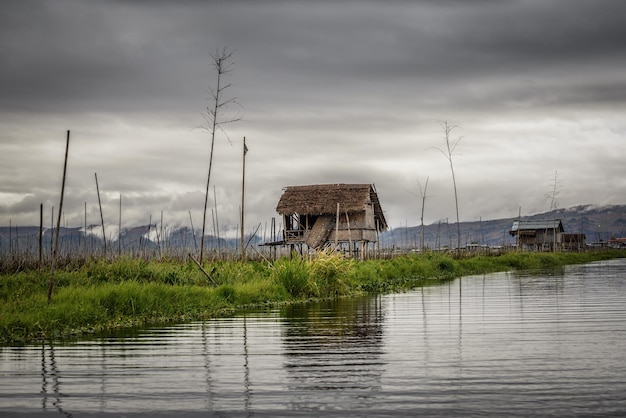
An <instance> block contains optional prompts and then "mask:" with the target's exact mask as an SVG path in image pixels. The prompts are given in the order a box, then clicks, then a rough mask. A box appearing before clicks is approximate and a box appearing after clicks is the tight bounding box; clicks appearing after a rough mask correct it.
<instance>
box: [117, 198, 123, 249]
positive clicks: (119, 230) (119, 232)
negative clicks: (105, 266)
mask: <svg viewBox="0 0 626 418" xmlns="http://www.w3.org/2000/svg"><path fill="white" fill-rule="evenodd" d="M121 256H122V194H121V193H120V217H119V221H118V224H117V258H120V257H121Z"/></svg>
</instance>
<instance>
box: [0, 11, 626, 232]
mask: <svg viewBox="0 0 626 418" xmlns="http://www.w3.org/2000/svg"><path fill="white" fill-rule="evenodd" d="M624 39H626V2H624V1H622V0H552V1H551V0H474V1H469V0H463V1H461V0H456V1H455V0H437V1H435V0H421V1H419V0H418V1H343V2H331V1H238V0H229V1H199V0H198V1H193V0H178V1H145V0H123V1H122V0H100V1H95V0H94V1H83V0H55V1H44V0H40V1H36V0H9V1H7V0H4V1H3V2H2V7H1V8H0V60H1V65H0V89H1V94H0V124H1V127H2V129H1V130H0V225H2V226H8V225H9V223H11V224H12V225H22V226H26V225H38V224H39V205H40V203H43V205H44V213H45V215H44V216H45V218H44V219H45V220H46V221H45V223H46V224H47V225H49V224H50V222H51V215H50V214H51V210H52V207H53V206H54V207H58V205H59V197H60V191H61V178H62V173H63V156H64V153H65V138H66V131H67V130H70V131H71V140H70V149H69V160H68V167H67V176H68V177H67V183H66V191H65V201H64V203H63V209H64V214H65V216H64V220H65V223H67V224H68V225H70V226H82V225H83V224H84V217H85V205H86V207H87V222H88V223H94V224H98V223H99V217H100V215H99V211H98V196H97V193H96V184H95V178H94V173H97V176H98V182H99V188H100V194H101V199H102V204H103V211H104V218H105V223H110V224H117V222H118V216H119V199H120V195H121V196H122V223H123V225H124V226H131V225H139V224H147V222H148V220H149V219H150V217H152V220H153V221H154V220H158V219H159V218H160V216H161V212H162V213H163V222H164V224H166V225H186V226H189V225H190V214H191V219H192V220H193V224H194V227H196V228H199V227H200V226H201V221H202V209H203V205H204V190H205V187H206V177H207V173H208V163H209V154H210V148H211V137H210V135H209V134H208V133H207V131H206V130H205V129H202V127H207V122H206V120H205V118H204V117H203V113H204V114H205V115H206V108H207V106H211V93H210V88H211V87H213V88H214V87H215V83H216V80H217V75H216V73H215V71H214V68H213V66H212V62H211V54H213V55H214V54H215V53H216V51H218V50H222V49H223V48H227V49H228V50H229V51H232V52H233V54H232V59H231V63H232V66H231V67H230V69H231V72H230V73H228V75H227V76H226V78H225V82H227V83H232V85H231V87H229V88H228V89H227V90H225V94H226V95H227V96H228V98H236V101H237V103H238V104H239V105H234V104H233V105H231V106H229V107H227V108H226V109H225V112H224V119H225V120H226V119H229V118H235V117H237V116H242V117H243V120H242V121H240V122H237V123H232V124H227V125H224V126H223V128H224V131H223V132H218V135H217V137H216V140H215V151H214V166H213V172H212V177H211V199H210V201H209V205H210V206H209V207H214V205H215V201H214V200H213V190H215V195H216V200H217V215H218V219H219V222H220V224H221V226H222V228H223V229H228V228H230V229H232V230H236V228H237V225H238V223H239V208H240V206H241V173H242V155H241V154H242V140H243V137H244V136H245V137H246V141H247V145H248V148H249V152H248V154H247V159H246V200H245V207H246V231H247V232H249V231H251V230H253V229H254V228H255V227H256V225H258V224H259V223H264V224H265V223H268V224H269V223H270V222H271V218H272V217H277V222H280V220H279V219H278V215H277V214H276V211H275V209H276V204H277V203H278V199H279V198H280V195H281V193H282V188H283V187H285V186H293V185H305V184H316V183H373V184H375V186H376V189H377V191H378V194H379V197H380V200H381V204H382V207H383V210H384V211H385V215H386V217H387V220H388V222H389V224H390V226H391V227H394V228H396V227H399V226H403V225H405V224H408V225H409V226H411V225H418V224H419V223H420V220H419V218H420V208H421V203H422V200H421V198H420V197H419V196H420V194H421V193H420V189H419V185H418V181H419V182H420V183H421V185H422V186H425V182H426V179H427V178H428V179H429V180H428V181H429V182H428V189H427V191H426V195H427V199H426V205H425V213H424V221H425V223H427V224H429V223H433V222H437V221H438V220H445V219H449V220H450V221H451V222H452V221H455V220H456V214H455V209H454V188H453V183H452V175H451V170H450V164H449V161H448V159H446V157H445V155H444V154H442V153H441V152H440V151H439V150H438V148H444V147H445V143H444V132H443V130H442V127H441V125H440V122H441V121H448V123H449V124H450V125H452V126H455V128H454V129H453V130H452V133H451V140H453V141H456V140H457V139H458V138H461V140H460V142H459V143H458V146H457V147H456V150H455V153H454V155H453V157H452V160H453V165H454V169H455V174H456V182H457V189H458V196H459V214H460V219H461V221H475V220H479V219H481V218H482V219H483V220H486V219H497V218H508V217H515V216H517V214H518V212H519V211H520V208H521V212H522V214H523V215H524V214H525V215H528V214H533V213H538V212H544V211H547V210H549V209H550V207H551V198H552V197H553V196H555V197H556V206H557V207H559V208H564V207H570V206H575V205H580V204H595V205H605V204H626V164H625V161H624V160H625V158H626V138H625V137H624V136H625V133H626V113H625V110H626V70H625V69H626V46H625V44H624ZM555 186H556V187H555ZM214 187H215V189H214ZM554 192H556V193H554ZM210 219H211V214H210V213H209V221H210Z"/></svg>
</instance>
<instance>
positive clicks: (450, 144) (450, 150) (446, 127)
mask: <svg viewBox="0 0 626 418" xmlns="http://www.w3.org/2000/svg"><path fill="white" fill-rule="evenodd" d="M437 122H438V123H439V126H441V129H442V130H443V134H444V141H445V145H446V147H445V149H442V148H438V147H435V149H437V150H439V151H440V152H441V153H442V154H443V155H444V157H446V159H447V160H448V162H449V163H450V171H451V172H452V184H453V186H454V205H455V207H456V230H457V245H456V253H457V254H459V253H460V251H461V223H460V221H459V196H458V193H457V190H456V177H455V175H454V164H452V156H453V155H454V150H455V149H456V147H457V146H458V145H459V142H461V139H463V137H462V136H459V137H457V138H455V139H453V138H451V135H452V131H453V130H454V129H455V128H457V127H458V126H456V125H450V124H449V123H448V121H447V120H444V121H437Z"/></svg>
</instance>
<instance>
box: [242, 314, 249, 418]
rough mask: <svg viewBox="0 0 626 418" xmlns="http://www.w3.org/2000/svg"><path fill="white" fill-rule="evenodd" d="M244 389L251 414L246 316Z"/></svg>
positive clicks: (244, 322)
mask: <svg viewBox="0 0 626 418" xmlns="http://www.w3.org/2000/svg"><path fill="white" fill-rule="evenodd" d="M243 358H244V360H243V368H244V370H243V387H244V393H245V400H244V402H245V404H244V409H245V410H246V412H248V413H249V412H250V367H249V365H248V328H247V326H246V316H245V315H244V316H243Z"/></svg>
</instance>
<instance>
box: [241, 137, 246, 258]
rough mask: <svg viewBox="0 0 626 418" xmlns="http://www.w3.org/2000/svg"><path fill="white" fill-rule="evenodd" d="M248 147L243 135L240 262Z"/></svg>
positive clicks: (244, 250) (243, 250) (243, 252)
mask: <svg viewBox="0 0 626 418" xmlns="http://www.w3.org/2000/svg"><path fill="white" fill-rule="evenodd" d="M247 153H248V147H247V146H246V137H245V136H244V137H243V156H242V158H243V172H242V175H241V262H242V263H243V262H245V261H246V248H245V246H244V212H245V210H244V202H245V190H246V154H247Z"/></svg>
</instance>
